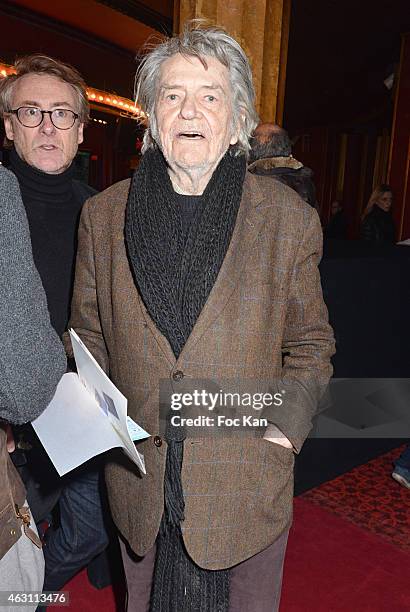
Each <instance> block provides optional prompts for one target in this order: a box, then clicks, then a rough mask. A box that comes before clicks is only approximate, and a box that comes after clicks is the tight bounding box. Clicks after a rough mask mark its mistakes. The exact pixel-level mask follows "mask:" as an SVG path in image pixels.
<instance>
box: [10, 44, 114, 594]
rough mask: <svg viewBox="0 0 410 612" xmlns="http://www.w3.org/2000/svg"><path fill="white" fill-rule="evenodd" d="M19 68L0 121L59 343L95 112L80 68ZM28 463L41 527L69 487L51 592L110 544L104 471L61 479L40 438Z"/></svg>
mask: <svg viewBox="0 0 410 612" xmlns="http://www.w3.org/2000/svg"><path fill="white" fill-rule="evenodd" d="M14 68H15V71H16V74H12V75H10V76H8V77H6V78H5V79H3V80H2V81H0V115H1V116H2V117H3V119H4V127H5V131H6V136H7V139H8V144H9V145H12V148H11V150H10V169H11V170H12V171H13V172H14V174H15V175H16V177H17V179H18V182H19V186H20V190H21V194H22V198H23V203H24V207H25V210H26V213H27V217H28V222H29V228H30V234H31V241H32V247H33V256H34V262H35V264H36V267H37V269H38V271H39V273H40V277H41V280H42V282H43V285H44V289H45V292H46V296H47V302H48V308H49V311H50V318H51V322H52V324H53V327H54V329H55V330H56V331H57V333H58V335H59V336H61V335H62V334H63V332H64V331H65V329H66V327H67V322H68V317H69V308H70V302H71V293H72V284H73V276H74V261H75V252H76V235H77V228H78V220H79V216H80V210H81V207H82V205H83V203H84V201H85V200H86V199H87V198H88V197H89V196H91V195H93V194H95V193H96V192H95V190H94V189H92V188H90V187H88V185H84V184H83V183H80V182H79V181H76V180H74V178H73V173H74V165H73V160H74V157H75V155H76V153H77V150H78V145H79V144H80V143H81V142H82V140H83V129H84V125H85V123H86V121H87V118H88V111H89V107H88V102H87V98H86V91H85V83H84V81H83V79H82V77H81V75H80V74H79V73H78V72H77V71H76V70H75V69H74V68H72V67H71V66H68V65H66V64H63V63H62V62H60V61H57V60H55V59H53V58H51V57H47V56H44V55H38V54H37V55H30V56H26V57H22V58H20V59H19V60H18V61H17V62H16V64H15V66H14ZM29 433H30V432H29ZM26 435H27V434H26ZM27 456H28V463H27V466H24V467H23V470H22V471H23V473H24V476H25V477H26V480H27V483H32V482H33V480H32V479H33V477H34V481H37V484H36V486H30V485H29V484H28V485H27V486H28V496H29V501H30V504H31V506H32V509H33V513H34V515H35V517H36V520H37V521H39V520H40V519H41V520H42V519H43V518H44V517H45V516H46V515H47V514H48V513H49V511H50V510H51V508H52V507H53V505H54V504H55V503H56V500H57V498H58V495H59V492H60V491H61V485H63V487H64V488H63V491H62V494H61V497H60V528H59V529H58V530H57V531H54V529H50V530H49V532H48V542H47V547H46V549H45V558H46V579H45V589H47V590H57V589H59V588H61V587H62V586H63V585H64V584H65V582H67V580H69V579H70V578H71V577H72V576H73V575H74V574H75V573H76V571H78V570H79V569H81V568H82V567H84V565H86V564H87V563H88V562H89V561H90V560H91V559H92V558H94V557H95V556H96V555H97V554H98V553H100V552H101V551H102V550H103V549H104V548H105V546H106V544H107V535H106V532H105V529H104V522H103V517H102V511H101V501H100V494H99V482H98V480H99V470H98V467H97V466H95V465H88V466H86V467H85V468H83V469H82V470H81V471H77V472H75V473H74V474H73V475H72V476H71V477H68V478H66V479H65V480H64V481H60V480H59V479H58V480H57V477H56V476H54V474H55V471H54V470H51V469H50V467H49V462H48V459H47V457H45V456H44V451H43V449H42V448H41V447H39V443H38V442H36V439H34V441H33V449H32V450H31V451H30V452H28V453H27ZM27 472H29V473H30V477H29V478H27V475H28V474H27ZM51 483H52V484H51ZM44 492H46V493H47V494H46V495H45V494H44ZM39 493H40V495H39ZM90 515H92V516H93V520H92V521H90V520H89V516H90Z"/></svg>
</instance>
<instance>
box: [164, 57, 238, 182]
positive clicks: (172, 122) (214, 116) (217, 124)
mask: <svg viewBox="0 0 410 612" xmlns="http://www.w3.org/2000/svg"><path fill="white" fill-rule="evenodd" d="M205 59H206V63H207V66H208V69H205V67H204V66H203V64H202V63H201V62H200V60H199V59H198V58H196V57H189V58H185V57H183V56H182V55H180V54H177V55H174V56H173V57H170V58H169V59H167V60H166V61H165V62H164V63H163V64H162V67H161V73H160V79H159V88H158V93H157V101H156V119H157V126H158V134H159V139H160V143H159V144H160V146H161V149H162V151H163V153H164V156H165V158H166V160H167V162H168V164H169V165H170V167H171V169H175V168H182V169H185V170H188V171H189V170H194V171H196V170H199V171H203V172H204V174H205V173H207V172H209V171H210V170H212V171H213V170H214V168H215V167H216V166H217V164H218V162H219V160H220V159H221V157H223V155H224V153H225V152H226V150H227V149H228V147H229V145H230V144H235V143H236V142H237V141H238V130H237V129H235V130H234V129H233V128H232V125H233V121H232V96H231V87H230V83H229V75H228V70H227V68H226V67H225V66H223V65H222V64H221V63H220V62H219V61H218V60H217V59H215V58H213V57H208V56H207V57H206V58H205Z"/></svg>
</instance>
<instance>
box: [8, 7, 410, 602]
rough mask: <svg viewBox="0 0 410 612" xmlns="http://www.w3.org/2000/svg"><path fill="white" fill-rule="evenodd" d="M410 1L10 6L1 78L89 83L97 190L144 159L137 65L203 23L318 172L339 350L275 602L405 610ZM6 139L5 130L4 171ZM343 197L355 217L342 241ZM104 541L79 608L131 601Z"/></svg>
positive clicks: (89, 172) (85, 578)
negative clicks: (373, 235)
mask: <svg viewBox="0 0 410 612" xmlns="http://www.w3.org/2000/svg"><path fill="white" fill-rule="evenodd" d="M409 8H410V6H409V2H408V0H394V1H393V2H392V1H387V0H360V1H359V2H358V1H357V0H355V1H354V0H314V1H312V0H311V1H308V0H207V1H205V0H69V1H68V0H67V1H64V0H60V1H57V2H52V1H50V0H17V1H11V0H2V1H1V2H0V79H1V78H4V77H6V76H7V75H9V74H12V73H13V70H14V69H13V64H14V62H15V60H16V59H17V58H18V57H19V56H23V55H26V54H31V53H44V54H46V55H49V56H52V57H55V58H58V59H60V60H62V61H64V62H67V63H69V64H71V65H72V66H74V67H75V68H77V69H78V70H79V71H80V73H81V74H82V75H83V77H84V79H85V81H86V84H87V96H88V101H89V104H90V109H91V110H90V121H89V124H88V126H87V128H86V130H85V136H84V141H83V143H82V144H81V145H80V147H79V152H78V154H77V157H76V158H75V174H76V177H77V178H78V179H79V180H82V181H84V182H86V183H88V184H89V185H90V186H92V187H93V188H94V189H96V190H98V191H102V190H104V189H106V188H107V187H109V186H110V185H112V184H113V183H115V182H117V181H120V180H123V179H126V178H129V177H131V176H132V175H133V172H134V171H135V169H136V168H137V167H138V164H139V162H140V159H141V147H142V141H143V134H144V130H145V126H146V124H147V120H148V117H147V116H146V114H145V112H144V110H143V109H142V108H141V107H140V106H139V105H138V101H135V99H134V85H135V82H134V81H135V72H136V69H137V66H138V62H139V61H140V59H141V58H142V57H143V56H144V53H146V50H147V48H148V46H149V45H150V44H151V45H152V44H153V43H155V42H156V41H159V40H160V39H161V37H163V36H168V35H172V33H178V32H179V31H180V30H181V28H182V26H183V24H184V22H185V21H186V20H187V19H193V18H204V19H207V20H209V21H210V22H211V23H214V24H217V25H219V26H222V27H224V28H225V29H226V30H227V31H228V32H229V33H230V34H231V35H233V36H234V37H235V38H236V39H237V40H238V41H239V42H240V43H241V45H242V46H243V48H244V49H245V51H246V53H247V55H248V57H249V58H250V61H251V65H252V70H253V78H254V83H255V90H256V103H257V111H258V114H259V116H260V118H261V121H263V122H272V123H276V124H278V125H280V126H282V127H283V128H285V129H286V130H287V132H288V134H289V137H290V139H291V142H292V154H293V157H294V158H296V159H297V160H298V161H300V162H301V163H302V164H303V165H304V166H306V167H308V168H310V169H311V170H312V172H313V180H314V184H315V188H316V199H317V206H316V208H317V212H318V214H319V217H320V221H321V225H322V228H323V232H324V244H323V257H322V260H321V263H320V267H319V269H320V275H321V283H322V288H323V294H324V299H325V302H326V304H327V307H328V311H329V317H330V323H331V325H332V327H333V329H334V333H335V338H336V353H335V355H334V357H333V360H332V362H333V368H334V379H333V382H332V383H331V385H330V388H329V393H330V399H329V397H328V398H326V399H325V402H328V405H327V407H325V408H324V411H323V413H322V416H321V415H319V420H318V423H317V424H316V425H315V427H314V429H313V432H312V435H311V436H310V437H309V438H308V440H307V441H306V443H305V445H304V447H303V449H302V452H301V453H300V454H299V455H298V456H297V457H296V463H295V499H294V523H293V527H292V530H291V533H290V536H289V544H288V552H287V556H286V561H285V567H284V578H283V589H282V599H281V607H280V611H281V612H299V611H300V612H329V611H331V610H332V611H341V612H345V611H346V612H347V611H349V612H365V611H368V612H405V611H406V610H407V611H408V610H410V490H409V489H408V488H406V487H405V486H400V484H399V483H398V482H396V481H395V480H394V479H393V478H392V470H393V467H394V461H395V460H396V459H397V458H398V457H399V456H400V454H401V453H402V452H403V451H404V449H405V448H406V444H408V442H409V441H410V440H409V439H410V393H409V391H410V358H409V347H410V316H409V313H410V112H409V109H410V10H409ZM147 45H148V46H147ZM4 136H5V134H4V127H3V125H1V126H0V160H1V161H2V163H3V164H4V165H5V166H7V165H8V159H9V150H8V148H7V146H5V144H4ZM381 184H383V185H389V186H390V188H391V192H392V194H393V204H392V209H391V214H392V219H393V223H394V228H395V229H394V231H395V237H394V242H392V243H376V242H367V241H365V240H363V239H362V238H361V230H360V228H361V223H362V219H363V214H364V212H365V209H366V206H367V204H368V202H369V198H370V196H371V194H372V192H373V190H374V189H375V188H376V187H377V186H378V185H381ZM335 203H336V205H337V207H338V210H339V211H342V213H343V217H344V226H343V233H342V235H337V236H332V235H331V233H330V232H329V231H328V228H329V227H330V224H331V222H332V218H333V215H334V213H335V209H334V206H335ZM399 396H400V397H399ZM332 398H333V400H332ZM403 405H407V409H406V410H404V412H403V410H402V406H403ZM329 406H330V407H329ZM406 412H407V413H406ZM320 418H322V420H320ZM110 546H112V549H113V550H112V554H110V555H106V556H105V557H104V558H103V559H99V560H98V563H97V562H96V564H95V567H94V568H93V567H91V568H90V567H89V568H88V569H87V568H85V569H83V570H82V571H81V572H79V573H78V574H77V575H76V576H75V577H74V578H72V579H71V580H70V582H69V583H68V584H67V585H66V586H65V587H64V590H68V591H69V592H70V605H69V609H73V610H78V611H80V612H92V611H94V610H104V612H114V611H115V610H122V609H124V608H123V606H124V597H125V588H124V577H123V575H122V570H121V567H120V565H121V563H120V561H119V553H118V550H117V549H116V548H115V546H114V545H110ZM210 612H211V611H210ZM253 612H258V611H257V610H254V611H253Z"/></svg>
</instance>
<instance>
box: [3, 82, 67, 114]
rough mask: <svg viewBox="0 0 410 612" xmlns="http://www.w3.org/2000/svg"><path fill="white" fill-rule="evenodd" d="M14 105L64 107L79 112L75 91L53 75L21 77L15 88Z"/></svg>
mask: <svg viewBox="0 0 410 612" xmlns="http://www.w3.org/2000/svg"><path fill="white" fill-rule="evenodd" d="M12 104H13V107H14V108H15V107H16V106H21V105H22V104H35V105H36V106H41V107H45V106H47V108H52V107H53V106H54V107H56V106H60V105H64V106H66V107H68V108H72V109H73V110H77V107H78V100H77V96H76V92H75V89H74V87H73V86H72V85H70V83H66V82H65V81H62V80H61V79H59V78H58V77H55V76H53V75H51V74H36V73H31V74H25V75H24V76H22V77H20V78H19V79H18V80H17V81H16V83H15V85H14V88H13V92H12Z"/></svg>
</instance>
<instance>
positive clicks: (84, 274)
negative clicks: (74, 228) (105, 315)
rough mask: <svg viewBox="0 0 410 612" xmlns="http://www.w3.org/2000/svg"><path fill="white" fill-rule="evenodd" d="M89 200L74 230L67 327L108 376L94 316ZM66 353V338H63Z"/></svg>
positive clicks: (95, 297) (90, 203) (95, 293)
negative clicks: (75, 240)
mask: <svg viewBox="0 0 410 612" xmlns="http://www.w3.org/2000/svg"><path fill="white" fill-rule="evenodd" d="M92 205H93V198H91V199H90V200H87V202H86V203H85V205H84V207H83V210H82V213H81V218H80V224H79V228H78V250H77V263H76V269H75V280H74V291H73V299H72V302H71V318H70V323H69V327H70V328H71V327H72V328H73V329H75V331H76V332H77V334H78V335H79V336H80V337H81V339H82V341H83V342H84V344H85V345H86V346H87V348H88V349H89V350H90V351H91V353H92V355H93V356H94V357H95V359H96V360H97V361H98V363H99V364H100V366H101V367H102V368H103V370H104V371H105V372H106V373H108V370H109V364H108V354H107V349H106V345H105V342H104V337H103V334H102V330H101V322H100V318H99V314H98V312H99V311H98V299H97V290H96V280H95V277H96V273H95V250H94V240H93V232H92V223H91V217H90V211H91V210H92ZM64 341H65V344H66V348H67V349H68V351H67V352H69V346H67V344H68V343H69V339H67V337H66V338H64Z"/></svg>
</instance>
